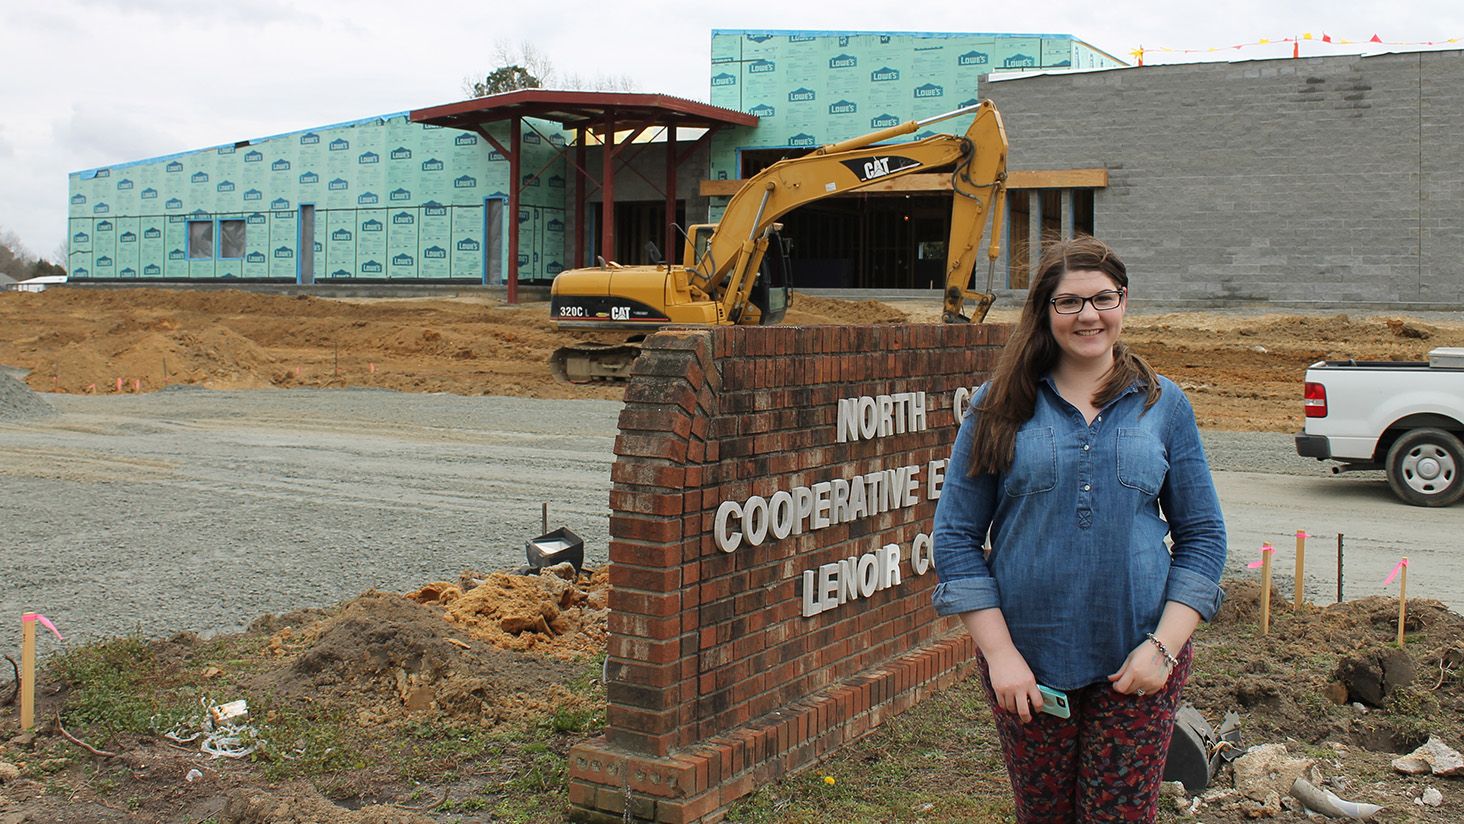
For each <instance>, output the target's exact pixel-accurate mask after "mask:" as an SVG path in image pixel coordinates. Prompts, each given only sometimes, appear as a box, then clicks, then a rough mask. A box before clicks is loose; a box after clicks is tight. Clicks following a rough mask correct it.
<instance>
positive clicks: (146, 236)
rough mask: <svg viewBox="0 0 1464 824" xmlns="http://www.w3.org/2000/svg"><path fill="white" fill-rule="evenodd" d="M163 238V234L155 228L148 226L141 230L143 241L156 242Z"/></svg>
mask: <svg viewBox="0 0 1464 824" xmlns="http://www.w3.org/2000/svg"><path fill="white" fill-rule="evenodd" d="M162 236H163V232H162V230H161V229H159V228H158V227H156V226H149V227H147V228H146V229H143V230H142V239H143V240H157V239H158V238H161V237H162Z"/></svg>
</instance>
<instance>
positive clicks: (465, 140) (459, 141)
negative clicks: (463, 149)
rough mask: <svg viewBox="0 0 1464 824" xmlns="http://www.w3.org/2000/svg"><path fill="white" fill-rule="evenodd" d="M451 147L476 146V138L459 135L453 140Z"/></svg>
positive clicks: (472, 135) (469, 135)
mask: <svg viewBox="0 0 1464 824" xmlns="http://www.w3.org/2000/svg"><path fill="white" fill-rule="evenodd" d="M452 145H454V146H476V145H478V136H477V135H475V134H460V135H458V136H457V137H455V138H453V140H452Z"/></svg>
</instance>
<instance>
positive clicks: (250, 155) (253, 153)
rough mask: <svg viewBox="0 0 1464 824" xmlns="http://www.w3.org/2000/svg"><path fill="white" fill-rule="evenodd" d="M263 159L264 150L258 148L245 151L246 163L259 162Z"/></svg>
mask: <svg viewBox="0 0 1464 824" xmlns="http://www.w3.org/2000/svg"><path fill="white" fill-rule="evenodd" d="M262 160H264V152H261V151H259V150H258V149H250V150H249V151H247V152H245V153H244V162H245V163H258V162H260V161H262Z"/></svg>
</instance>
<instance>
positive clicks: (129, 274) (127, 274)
mask: <svg viewBox="0 0 1464 824" xmlns="http://www.w3.org/2000/svg"><path fill="white" fill-rule="evenodd" d="M117 274H119V275H121V276H122V277H124V278H135V277H137V270H136V269H134V268H132V267H131V266H128V267H127V268H125V269H123V270H122V271H121V272H118V273H117Z"/></svg>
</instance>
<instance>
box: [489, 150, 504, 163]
mask: <svg viewBox="0 0 1464 824" xmlns="http://www.w3.org/2000/svg"><path fill="white" fill-rule="evenodd" d="M506 159H507V158H505V157H504V156H503V152H500V151H498V150H497V149H490V150H489V152H488V160H489V162H492V163H496V162H498V161H500V160H506Z"/></svg>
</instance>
